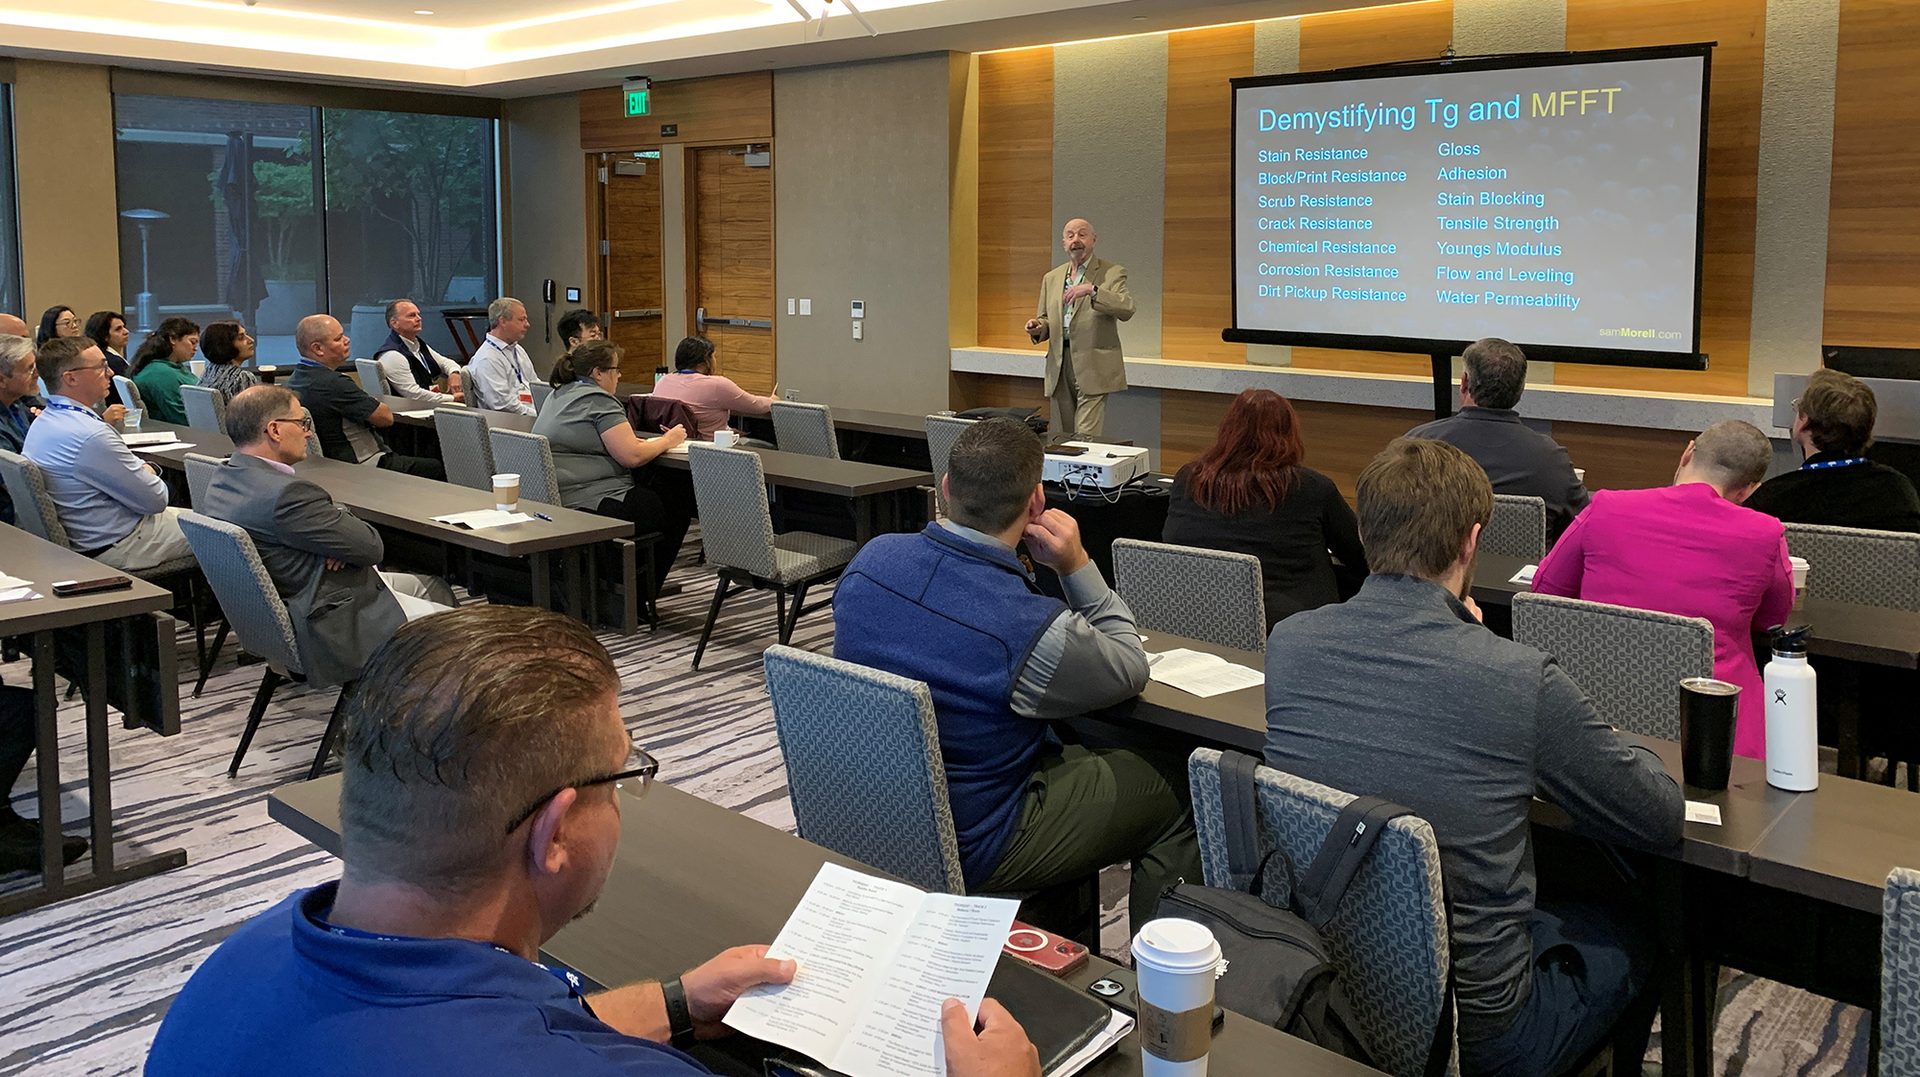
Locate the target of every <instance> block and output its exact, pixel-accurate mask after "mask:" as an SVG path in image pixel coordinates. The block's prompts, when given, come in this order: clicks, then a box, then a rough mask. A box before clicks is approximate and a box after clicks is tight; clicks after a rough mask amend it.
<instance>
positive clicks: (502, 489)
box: [493, 471, 520, 512]
mask: <svg viewBox="0 0 1920 1077" xmlns="http://www.w3.org/2000/svg"><path fill="white" fill-rule="evenodd" d="M493 507H494V508H496V509H499V510H500V511H501V512H513V511H515V510H516V509H518V508H519V507H520V476H519V475H517V474H515V473H513V472H510V471H509V472H502V473H500V474H498V475H495V476H494V477H493Z"/></svg>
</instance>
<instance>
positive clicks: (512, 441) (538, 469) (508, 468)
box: [487, 428, 560, 505]
mask: <svg viewBox="0 0 1920 1077" xmlns="http://www.w3.org/2000/svg"><path fill="white" fill-rule="evenodd" d="M487 441H488V443H489V444H491V445H492V446H493V466H494V467H495V468H498V469H499V471H500V473H501V474H509V473H512V474H518V475H519V476H520V496H521V497H524V498H526V499H527V500H528V501H545V502H546V503H548V504H550V505H558V504H559V503H560V478H559V476H558V475H557V474H555V473H554V470H553V448H552V446H550V445H548V444H547V436H546V435H545V434H523V433H521V432H520V431H518V430H502V429H498V428H495V429H490V430H488V431H487ZM487 489H489V490H491V489H493V479H492V477H491V476H489V477H488V479H487Z"/></svg>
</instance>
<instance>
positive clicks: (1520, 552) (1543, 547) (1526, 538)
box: [1480, 494, 1547, 565]
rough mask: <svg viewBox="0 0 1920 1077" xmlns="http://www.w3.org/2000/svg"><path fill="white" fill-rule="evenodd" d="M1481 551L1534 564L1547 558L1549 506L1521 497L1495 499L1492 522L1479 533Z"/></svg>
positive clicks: (1504, 495)
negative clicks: (1519, 558)
mask: <svg viewBox="0 0 1920 1077" xmlns="http://www.w3.org/2000/svg"><path fill="white" fill-rule="evenodd" d="M1480 549H1481V550H1483V551H1485V552H1487V553H1491V554H1498V555H1499V556H1501V557H1524V558H1526V559H1527V560H1528V561H1529V562H1532V563H1533V564H1536V565H1537V564H1539V563H1540V559H1541V558H1542V557H1545V556H1546V555H1547V503H1546V501H1545V500H1544V499H1542V498H1538V497H1521V496H1519V495H1518V494H1495V495H1493V519H1491V520H1489V521H1487V526H1486V527H1485V528H1483V529H1481V531H1480Z"/></svg>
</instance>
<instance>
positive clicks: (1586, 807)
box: [1534, 658, 1686, 849]
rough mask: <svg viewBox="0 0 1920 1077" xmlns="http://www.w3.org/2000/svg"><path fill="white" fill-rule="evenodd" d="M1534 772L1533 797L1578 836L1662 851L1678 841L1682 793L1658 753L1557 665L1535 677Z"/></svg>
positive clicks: (1547, 663)
mask: <svg viewBox="0 0 1920 1077" xmlns="http://www.w3.org/2000/svg"><path fill="white" fill-rule="evenodd" d="M1538 713H1539V718H1538V723H1539V724H1538V730H1537V732H1536V738H1537V739H1536V741H1535V746H1534V773H1535V774H1536V775H1537V778H1536V780H1537V781H1538V782H1539V784H1540V788H1539V789H1538V790H1537V792H1538V793H1539V795H1540V796H1542V797H1544V798H1545V799H1547V800H1549V801H1552V802H1553V803H1555V804H1558V805H1559V806H1560V807H1561V808H1563V809H1565V810H1566V813H1567V814H1568V815H1569V816H1571V817H1572V819H1573V823H1574V825H1575V826H1576V827H1577V828H1578V829H1579V830H1580V831H1581V832H1582V833H1584V834H1588V835H1591V836H1593V837H1596V838H1600V839H1601V840H1603V841H1608V842H1618V843H1622V844H1627V845H1636V846H1640V847H1643V848H1650V849H1661V848H1665V847H1667V846H1670V845H1673V844H1674V843H1675V842H1678V841H1679V840H1680V832H1681V824H1682V821H1683V815H1684V813H1685V800H1686V798H1685V797H1684V796H1683V795H1682V794H1681V792H1680V786H1679V785H1678V784H1677V783H1676V782H1675V781H1674V780H1673V777H1672V776H1671V775H1669V774H1668V773H1667V771H1666V767H1665V766H1663V765H1662V764H1661V762H1660V757H1659V756H1657V755H1654V754H1653V753H1652V752H1650V751H1648V750H1647V749H1645V748H1641V747H1639V746H1637V745H1630V744H1628V743H1627V742H1626V741H1625V740H1624V739H1622V738H1621V736H1620V734H1618V733H1616V732H1614V730H1613V727H1611V726H1609V725H1607V723H1605V722H1603V721H1601V720H1600V715H1599V713H1598V712H1597V711H1595V710H1594V709H1593V701H1592V700H1589V699H1588V698H1587V695H1586V693H1585V692H1582V691H1581V690H1580V687H1579V686H1578V685H1576V684H1574V683H1573V678H1571V677H1569V676H1567V674H1566V672H1565V671H1564V670H1562V669H1561V668H1560V665H1559V663H1557V662H1555V661H1553V660H1552V659H1551V658H1549V659H1547V661H1546V666H1545V669H1544V670H1543V671H1542V676H1541V679H1540V697H1539V712H1538Z"/></svg>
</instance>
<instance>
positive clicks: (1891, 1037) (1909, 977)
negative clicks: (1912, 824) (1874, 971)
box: [1808, 580, 1920, 1077]
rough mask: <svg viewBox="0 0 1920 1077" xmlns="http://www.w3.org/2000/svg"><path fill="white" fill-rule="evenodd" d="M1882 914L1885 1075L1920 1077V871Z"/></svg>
mask: <svg viewBox="0 0 1920 1077" xmlns="http://www.w3.org/2000/svg"><path fill="white" fill-rule="evenodd" d="M1808 582H1812V581H1811V580H1809V581H1808ZM1882 911H1883V916H1884V918H1883V919H1882V921H1881V927H1880V1073H1881V1077H1920V871H1915V870H1914V869H1912V868H1894V869H1893V871H1892V873H1890V874H1889V875H1888V876H1887V896H1886V899H1885V905H1884V907H1883V910H1882Z"/></svg>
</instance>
